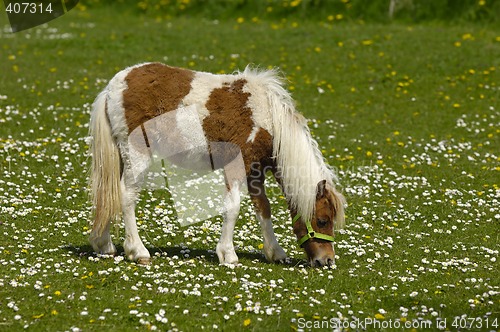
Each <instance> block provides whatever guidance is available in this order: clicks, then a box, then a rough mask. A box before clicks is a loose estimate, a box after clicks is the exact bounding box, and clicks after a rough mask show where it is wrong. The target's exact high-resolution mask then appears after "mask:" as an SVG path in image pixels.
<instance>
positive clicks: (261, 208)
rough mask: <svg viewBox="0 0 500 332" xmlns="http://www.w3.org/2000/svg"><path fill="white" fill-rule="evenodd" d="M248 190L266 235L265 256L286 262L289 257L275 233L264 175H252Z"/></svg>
mask: <svg viewBox="0 0 500 332" xmlns="http://www.w3.org/2000/svg"><path fill="white" fill-rule="evenodd" d="M248 190H249V193H250V197H251V199H252V203H253V205H254V208H255V212H256V215H257V220H258V221H259V223H260V227H261V229H262V235H263V237H264V248H263V252H264V256H266V259H267V260H268V261H270V262H284V261H285V260H286V259H287V255H286V252H285V251H284V250H283V248H281V246H280V245H279V243H278V240H277V239H276V235H275V234H274V229H273V224H272V222H271V206H270V204H269V200H268V198H267V196H266V191H265V188H264V177H263V176H258V177H254V178H252V177H250V178H249V181H248Z"/></svg>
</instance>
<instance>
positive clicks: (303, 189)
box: [242, 67, 337, 220]
mask: <svg viewBox="0 0 500 332" xmlns="http://www.w3.org/2000/svg"><path fill="white" fill-rule="evenodd" d="M242 75H243V76H245V77H256V78H258V80H259V82H260V83H261V84H262V85H263V86H264V88H265V90H266V92H267V99H268V104H269V108H270V112H271V114H270V115H271V117H272V127H273V133H272V135H273V158H275V161H276V166H277V168H278V172H279V176H281V178H282V185H283V191H284V194H285V196H286V197H287V199H288V201H289V204H290V207H291V208H292V209H295V210H296V211H297V213H298V214H300V215H301V216H302V217H303V219H304V220H305V219H310V218H312V216H313V212H314V207H315V201H316V187H317V184H318V182H320V181H321V180H326V181H327V183H328V184H329V185H330V187H332V188H333V187H334V186H333V181H337V180H336V176H335V174H334V172H333V171H332V170H331V169H330V168H329V167H328V165H327V164H326V163H325V160H324V158H323V155H322V154H321V151H320V150H319V148H318V143H317V142H316V141H315V140H314V139H313V138H312V136H311V132H310V131H309V128H308V127H307V121H306V119H305V118H304V117H303V116H302V115H301V114H299V113H298V112H296V110H295V105H294V103H293V100H292V98H291V96H290V93H288V92H287V91H286V90H285V89H284V88H283V82H282V79H281V78H280V75H279V74H278V72H277V71H276V70H269V71H257V70H255V69H251V68H249V67H247V68H246V69H245V71H244V72H243V73H242Z"/></svg>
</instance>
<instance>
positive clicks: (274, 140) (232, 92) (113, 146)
mask: <svg viewBox="0 0 500 332" xmlns="http://www.w3.org/2000/svg"><path fill="white" fill-rule="evenodd" d="M169 114H170V115H172V116H168V115H169ZM161 116H166V117H165V118H164V120H163V121H157V122H156V123H155V121H154V120H155V119H158V118H159V117H161ZM165 119H166V120H165ZM151 123H152V125H150V124H151ZM90 135H91V137H92V142H91V154H92V168H91V176H90V187H91V195H92V200H93V208H94V222H93V227H92V232H91V234H90V243H91V244H92V247H93V248H94V250H95V251H96V252H97V253H102V254H115V253H116V248H115V246H114V245H113V243H112V241H111V236H110V224H111V222H112V220H113V219H117V218H119V217H120V216H121V215H122V214H123V219H124V223H125V234H126V235H125V242H124V250H125V254H126V256H127V257H128V258H129V259H130V260H133V261H136V262H138V263H140V264H148V263H150V254H149V252H148V250H147V249H146V247H145V246H144V244H143V243H142V241H141V238H140V237H139V234H138V231H137V225H136V217H135V205H136V199H137V195H138V193H139V191H140V188H141V186H142V185H143V181H144V176H143V175H144V174H145V173H146V171H147V170H148V167H149V166H150V165H151V158H152V152H151V150H153V149H157V150H165V151H167V152H166V153H165V154H167V155H168V156H170V157H171V158H170V159H171V160H170V161H171V162H172V163H173V164H176V165H180V166H182V167H187V168H189V169H197V168H198V167H199V166H200V164H203V163H200V160H202V159H203V158H206V157H207V155H208V158H209V160H210V163H209V165H210V166H211V167H212V168H213V169H214V168H222V169H224V171H225V181H226V194H225V198H224V205H225V212H224V213H223V219H224V221H223V225H222V231H221V237H220V240H219V242H218V244H217V248H216V253H217V256H218V258H219V261H220V263H221V264H235V263H237V262H238V256H237V255H236V252H235V250H234V245H233V231H234V226H235V223H236V219H237V217H238V214H239V209H240V207H239V206H240V191H241V188H242V180H241V179H244V181H246V183H245V182H244V183H243V185H246V186H247V188H248V193H249V195H250V197H251V200H252V203H253V205H254V208H255V212H256V216H257V220H258V221H259V223H260V225H261V227H262V232H263V238H264V247H263V252H264V255H265V257H266V258H267V259H268V260H269V261H271V262H277V261H283V260H285V259H286V257H287V256H286V253H285V251H284V250H283V249H282V248H281V247H280V245H279V244H278V241H277V240H276V237H275V234H274V231H273V226H272V224H271V209H270V205H269V200H268V199H267V197H266V192H265V188H264V180H265V173H266V171H271V172H272V174H273V175H274V177H275V178H276V180H277V181H278V183H279V184H280V187H281V189H282V191H283V194H284V196H285V198H286V200H287V203H288V207H289V210H290V213H291V217H292V222H293V231H294V233H295V235H296V236H297V239H298V244H299V246H301V247H303V248H304V250H305V252H306V254H307V257H308V259H309V262H310V263H311V265H312V266H329V265H332V264H333V263H334V259H335V252H334V249H333V230H334V225H335V226H336V227H338V228H340V227H342V226H343V225H344V205H345V200H344V197H343V196H342V195H341V194H340V193H339V192H337V191H336V189H335V187H334V180H335V179H336V178H335V174H334V173H333V171H332V170H331V169H330V168H329V167H328V166H327V165H326V164H325V160H324V158H323V156H322V155H321V152H320V150H319V148H318V144H317V143H316V141H315V140H314V139H313V138H312V136H311V134H310V131H309V129H308V127H307V123H306V120H305V118H304V117H303V116H302V115H300V114H299V113H297V112H296V111H295V106H294V103H293V100H292V98H291V96H290V94H289V93H288V92H287V91H286V90H285V89H284V88H283V83H282V80H281V78H280V76H279V75H278V74H277V72H276V71H275V70H268V71H262V70H256V69H251V68H249V67H247V68H246V69H245V70H244V71H243V72H238V73H235V74H231V75H215V74H210V73H205V72H197V71H191V70H187V69H181V68H174V67H170V66H167V65H164V64H161V63H145V64H139V65H136V66H132V67H129V68H126V69H124V70H122V71H120V72H119V73H118V74H116V75H115V76H114V77H113V78H112V79H111V81H110V82H109V84H108V86H107V87H106V88H105V89H104V90H103V91H102V92H101V93H100V94H99V96H98V97H97V98H96V100H95V102H94V104H93V110H92V114H91V122H90ZM140 141H143V142H146V144H142V145H141V144H140ZM219 143H227V145H226V147H227V146H229V147H233V148H224V147H223V148H217V147H218V146H220V144H219ZM218 144H219V145H218ZM199 146H204V147H205V149H198V148H196V147H199ZM234 147H235V148H236V149H234ZM207 148H208V150H207ZM203 150H204V151H205V152H203ZM165 151H164V152H165ZM207 151H208V152H207ZM235 151H236V153H237V154H239V155H240V156H241V157H242V160H243V167H242V170H241V171H238V170H237V168H238V167H232V166H231V165H232V164H233V163H232V160H234V159H235V158H234V155H235ZM214 160H216V161H217V163H215V162H214ZM240 173H243V174H240ZM138 174H139V175H138Z"/></svg>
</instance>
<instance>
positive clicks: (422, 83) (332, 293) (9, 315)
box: [0, 5, 500, 331]
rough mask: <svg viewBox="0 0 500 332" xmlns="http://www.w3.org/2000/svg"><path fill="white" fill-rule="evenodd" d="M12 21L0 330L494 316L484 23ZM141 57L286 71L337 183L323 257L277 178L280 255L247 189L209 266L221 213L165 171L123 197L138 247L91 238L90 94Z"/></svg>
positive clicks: (0, 151) (497, 158)
mask: <svg viewBox="0 0 500 332" xmlns="http://www.w3.org/2000/svg"><path fill="white" fill-rule="evenodd" d="M7 24H8V21H7V18H6V16H5V15H4V14H1V15H0V28H1V30H0V50H1V51H0V73H1V74H0V174H1V175H0V330H2V331H19V330H22V329H27V330H32V331H68V330H69V331H79V330H82V331H133V330H155V329H156V330H161V331H166V330H174V331H175V330H179V331H199V330H200V329H202V330H223V331H234V330H237V329H239V330H242V331H243V330H249V331H271V330H272V331H290V330H310V329H314V328H316V327H318V330H320V329H319V328H320V327H321V328H322V330H333V329H334V327H335V324H336V323H338V324H341V326H343V327H348V326H350V330H362V329H365V328H366V329H368V330H377V329H378V328H377V327H382V328H385V329H386V330H391V327H392V328H396V329H399V330H401V329H403V330H411V329H416V330H420V329H424V328H430V329H432V330H438V329H440V328H443V327H446V328H447V329H449V330H457V329H461V330H466V328H465V327H472V329H473V330H495V331H498V330H500V277H499V275H500V274H499V270H500V269H499V262H498V260H499V257H498V256H499V250H500V239H499V234H500V233H499V226H500V187H499V186H500V181H499V179H500V139H499V135H500V113H499V110H500V85H499V83H500V31H499V30H498V29H497V28H496V27H495V26H489V25H488V26H482V25H479V24H467V23H464V24H461V25H448V24H438V23H432V24H430V23H427V24H419V25H413V26H409V25H402V24H398V23H394V24H387V25H383V24H374V23H353V22H344V20H342V19H340V20H339V19H335V17H333V18H332V17H330V15H325V16H324V18H323V19H315V20H314V21H312V20H311V21H307V20H304V19H302V20H300V19H294V18H292V17H291V18H288V19H283V20H276V21H271V20H268V19H259V18H258V17H256V18H253V19H251V18H246V17H245V18H244V17H237V16H236V17H234V18H233V19H224V20H220V21H217V20H212V19H210V20H208V19H201V18H199V17H196V18H188V17H177V18H171V19H168V20H167V19H163V20H160V19H156V18H155V17H154V15H149V16H140V15H137V14H131V13H127V12H125V11H113V8H112V7H102V8H101V7H96V8H90V9H86V8H85V7H84V6H83V5H80V6H78V7H77V8H75V9H74V10H72V11H71V12H69V13H68V14H67V15H65V16H63V17H61V18H59V19H57V20H55V21H52V22H50V23H49V24H48V25H45V26H39V27H35V28H33V29H31V30H27V31H25V32H20V33H16V34H12V33H10V30H9V28H8V25H7ZM146 61H162V62H165V63H168V64H170V65H174V66H181V67H187V68H191V69H195V70H202V71H212V72H221V73H222V72H225V73H230V72H233V71H235V70H238V69H240V70H242V69H244V67H245V66H246V65H247V64H248V63H252V64H254V65H256V66H257V65H258V66H260V67H263V68H267V67H279V68H280V69H281V70H282V71H283V72H284V73H285V74H286V76H287V78H288V79H289V85H288V88H289V90H290V91H291V92H292V93H293V96H294V98H295V100H296V101H297V106H298V109H299V110H300V111H301V112H302V113H303V114H304V115H305V116H306V117H307V118H308V119H310V127H311V129H312V131H313V135H314V136H315V137H316V138H317V140H318V142H319V144H320V146H321V148H322V150H323V152H324V155H325V156H326V158H327V160H328V162H329V163H330V165H331V166H332V167H334V168H335V169H336V170H337V172H338V174H339V178H340V182H341V188H340V189H341V190H342V192H343V193H344V194H345V196H346V198H347V200H348V208H347V219H346V223H347V225H346V228H345V229H344V230H343V231H341V232H339V233H337V234H336V243H335V248H336V254H337V256H338V257H337V260H336V264H337V265H336V266H335V267H334V268H332V269H313V268H309V267H307V266H306V265H305V261H304V258H305V256H304V254H303V253H302V252H301V250H300V249H298V248H297V247H296V245H295V242H296V240H295V238H294V235H293V233H292V228H291V220H290V217H289V214H288V212H287V210H286V208H285V205H284V200H283V198H282V197H281V196H280V195H279V194H273V195H272V197H271V198H270V199H271V201H272V203H273V213H274V223H275V230H276V233H277V237H278V240H279V242H280V244H281V245H282V246H283V248H284V249H285V250H286V251H287V253H288V254H289V256H290V257H291V258H292V263H291V264H287V265H278V264H270V263H267V262H266V261H265V259H264V257H263V255H262V254H261V252H260V248H261V245H262V240H261V235H260V234H261V233H260V228H259V226H258V224H257V221H256V220H255V217H254V215H253V212H252V208H251V207H250V205H249V201H248V199H246V200H245V202H244V204H243V206H242V210H241V213H240V219H239V221H238V223H237V226H236V231H235V244H236V245H237V253H238V255H239V257H240V263H241V266H237V267H234V268H231V267H226V266H219V264H218V260H217V255H216V254H215V246H216V243H217V241H218V236H219V231H220V227H221V220H220V218H214V219H212V220H207V221H205V222H204V223H200V224H195V225H193V226H190V227H180V226H179V225H178V224H177V223H176V221H175V220H171V219H169V216H170V214H169V213H168V204H167V202H168V199H167V198H166V197H167V195H166V194H165V192H162V191H154V192H146V191H144V192H143V194H142V196H141V202H140V206H139V208H138V211H137V215H138V218H139V220H140V226H139V227H140V234H141V236H142V237H143V239H144V241H145V244H146V246H147V247H148V248H149V249H150V251H151V252H152V253H153V254H154V258H153V261H152V264H151V266H148V267H142V266H137V265H136V264H135V263H132V262H129V261H127V260H126V259H124V256H123V248H122V247H121V243H122V242H123V229H120V230H119V231H117V232H116V235H115V243H116V244H119V246H118V250H119V255H118V256H117V257H114V258H106V257H98V256H96V255H95V254H93V253H92V249H91V248H90V246H89V245H88V241H87V238H88V234H89V225H88V223H89V218H90V210H91V206H90V205H89V202H88V200H87V191H86V183H87V168H88V165H89V159H88V155H87V148H88V147H87V142H88V141H87V140H86V136H87V133H88V121H89V112H90V104H91V103H92V102H93V99H94V98H95V96H96V95H97V93H98V92H99V91H100V90H101V89H102V88H104V87H105V85H106V84H107V81H108V80H109V79H110V78H111V77H113V75H114V74H115V73H116V72H117V71H119V70H121V69H123V68H124V67H127V66H129V65H133V64H135V63H139V62H146ZM270 191H272V192H273V193H276V192H277V190H276V186H275V185H274V186H271V187H270ZM336 319H338V320H336ZM370 320H371V321H370ZM375 321H376V322H375ZM370 322H371V323H370ZM349 324H350V325H349ZM376 324H379V325H376ZM398 327H399V328H398Z"/></svg>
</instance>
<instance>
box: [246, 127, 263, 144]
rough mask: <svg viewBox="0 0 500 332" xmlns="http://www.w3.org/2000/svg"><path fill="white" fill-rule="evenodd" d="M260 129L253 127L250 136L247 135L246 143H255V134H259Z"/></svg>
mask: <svg viewBox="0 0 500 332" xmlns="http://www.w3.org/2000/svg"><path fill="white" fill-rule="evenodd" d="M259 130H260V127H259V126H254V127H253V128H252V131H251V132H250V135H248V138H247V142H248V143H253V141H255V137H257V133H258V132H259Z"/></svg>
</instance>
